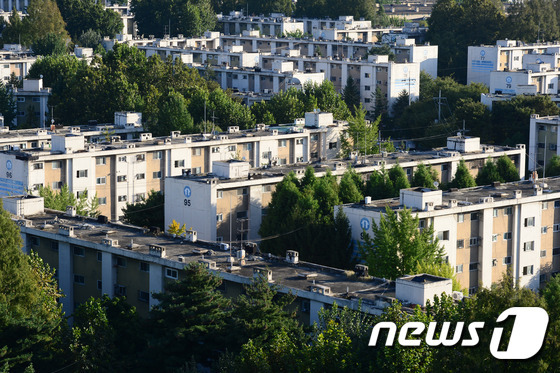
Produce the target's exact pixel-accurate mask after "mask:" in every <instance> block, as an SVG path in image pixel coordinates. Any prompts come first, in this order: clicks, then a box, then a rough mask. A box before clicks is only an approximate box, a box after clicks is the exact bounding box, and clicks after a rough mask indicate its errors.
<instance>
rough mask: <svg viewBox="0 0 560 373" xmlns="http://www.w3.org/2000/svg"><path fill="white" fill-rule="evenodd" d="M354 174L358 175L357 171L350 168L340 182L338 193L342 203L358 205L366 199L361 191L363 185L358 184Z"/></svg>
mask: <svg viewBox="0 0 560 373" xmlns="http://www.w3.org/2000/svg"><path fill="white" fill-rule="evenodd" d="M352 174H356V171H354V170H353V169H352V168H350V169H348V170H347V171H346V172H345V173H344V175H342V179H341V180H340V190H339V192H338V193H339V198H340V201H341V202H342V203H356V202H360V201H361V200H362V199H364V196H363V195H362V193H361V190H360V189H361V188H362V185H361V184H362V183H360V184H356V179H355V178H354V177H353V175H352ZM356 175H357V174H356ZM358 176H359V175H358Z"/></svg>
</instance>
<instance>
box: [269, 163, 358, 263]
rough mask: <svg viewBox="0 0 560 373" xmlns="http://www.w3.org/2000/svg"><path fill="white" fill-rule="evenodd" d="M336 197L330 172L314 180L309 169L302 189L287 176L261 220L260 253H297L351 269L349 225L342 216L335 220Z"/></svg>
mask: <svg viewBox="0 0 560 373" xmlns="http://www.w3.org/2000/svg"><path fill="white" fill-rule="evenodd" d="M338 195H339V186H338V185H337V183H336V178H335V177H334V176H332V175H331V174H330V172H327V174H326V175H325V176H323V177H321V178H316V177H315V175H314V172H313V168H311V167H308V169H307V170H306V174H305V177H304V178H303V180H302V183H301V185H300V183H299V181H298V180H297V178H296V176H295V175H294V174H293V173H290V174H288V175H286V176H285V177H284V179H283V180H282V181H281V182H280V183H279V184H277V185H276V190H275V191H274V193H273V194H272V201H271V202H270V204H269V205H268V213H267V215H266V217H264V218H263V222H262V224H261V227H260V230H259V234H260V235H261V237H264V238H265V239H264V240H263V241H262V243H261V250H263V251H265V252H271V253H273V254H276V255H281V256H283V255H284V254H285V252H286V250H297V251H299V253H300V259H301V260H305V261H309V262H315V263H320V264H324V265H328V266H335V267H343V268H346V267H351V265H352V263H353V261H352V256H353V249H352V247H351V242H352V239H351V235H350V234H349V230H350V228H349V222H348V219H346V217H344V216H338V215H339V214H337V216H336V217H335V216H334V206H336V205H338V204H339V199H338ZM277 235H279V237H277V238H273V239H269V238H267V237H269V236H277Z"/></svg>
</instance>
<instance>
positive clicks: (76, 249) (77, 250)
mask: <svg viewBox="0 0 560 373" xmlns="http://www.w3.org/2000/svg"><path fill="white" fill-rule="evenodd" d="M74 255H76V256H82V257H83V256H85V255H86V253H85V250H84V248H83V247H79V246H74Z"/></svg>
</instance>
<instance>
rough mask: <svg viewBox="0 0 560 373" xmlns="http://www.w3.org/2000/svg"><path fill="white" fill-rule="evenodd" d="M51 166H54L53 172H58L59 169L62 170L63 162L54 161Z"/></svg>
mask: <svg viewBox="0 0 560 373" xmlns="http://www.w3.org/2000/svg"><path fill="white" fill-rule="evenodd" d="M51 165H52V169H53V170H58V169H60V168H62V162H61V161H52V163H51Z"/></svg>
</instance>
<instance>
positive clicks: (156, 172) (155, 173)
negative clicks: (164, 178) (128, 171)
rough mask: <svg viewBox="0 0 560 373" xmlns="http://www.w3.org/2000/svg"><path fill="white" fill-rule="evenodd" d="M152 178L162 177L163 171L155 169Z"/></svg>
mask: <svg viewBox="0 0 560 373" xmlns="http://www.w3.org/2000/svg"><path fill="white" fill-rule="evenodd" d="M152 178H153V179H161V171H154V172H153V173H152Z"/></svg>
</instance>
